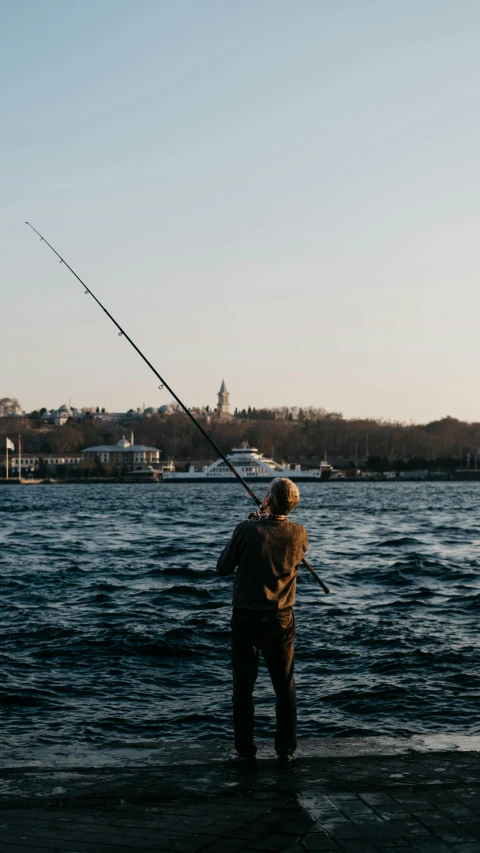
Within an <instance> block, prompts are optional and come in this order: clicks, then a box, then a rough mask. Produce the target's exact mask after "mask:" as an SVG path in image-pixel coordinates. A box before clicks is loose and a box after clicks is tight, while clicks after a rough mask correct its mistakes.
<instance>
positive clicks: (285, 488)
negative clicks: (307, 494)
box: [269, 477, 300, 515]
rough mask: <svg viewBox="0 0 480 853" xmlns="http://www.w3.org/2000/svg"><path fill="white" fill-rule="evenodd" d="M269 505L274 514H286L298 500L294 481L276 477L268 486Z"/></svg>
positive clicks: (293, 507) (298, 494)
mask: <svg viewBox="0 0 480 853" xmlns="http://www.w3.org/2000/svg"><path fill="white" fill-rule="evenodd" d="M269 492H270V506H271V508H272V511H273V513H274V515H288V513H289V512H291V511H292V509H295V507H296V505H297V504H298V502H299V500H300V492H299V491H298V488H297V486H296V485H295V483H292V481H291V480H288V479H287V477H277V478H276V479H275V480H273V481H272V483H271V485H270V488H269Z"/></svg>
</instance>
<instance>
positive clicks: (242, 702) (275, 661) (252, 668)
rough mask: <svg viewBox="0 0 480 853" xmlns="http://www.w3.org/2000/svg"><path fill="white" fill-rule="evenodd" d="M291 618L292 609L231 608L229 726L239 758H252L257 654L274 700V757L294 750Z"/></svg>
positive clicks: (293, 654)
mask: <svg viewBox="0 0 480 853" xmlns="http://www.w3.org/2000/svg"><path fill="white" fill-rule="evenodd" d="M294 641H295V617H294V615H293V611H292V610H277V611H274V612H266V611H264V610H263V611H262V610H244V609H241V608H238V607H234V609H233V614H232V667H233V726H234V731H235V747H236V749H237V751H238V752H239V753H240V754H241V755H255V753H256V751H257V748H256V746H255V742H254V738H253V726H254V721H253V714H254V709H253V688H254V685H255V681H256V679H257V673H258V655H259V651H260V650H261V651H262V653H263V657H264V659H265V663H266V664H267V667H268V671H269V673H270V678H271V679H272V684H273V689H274V690H275V695H276V697H277V704H276V711H277V732H276V735H275V749H276V750H277V752H278V753H283V752H290V753H293V752H294V751H295V748H296V745H297V699H296V694H295V680H294V677H293V666H294V660H295V649H294Z"/></svg>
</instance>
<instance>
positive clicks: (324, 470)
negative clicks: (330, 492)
mask: <svg viewBox="0 0 480 853" xmlns="http://www.w3.org/2000/svg"><path fill="white" fill-rule="evenodd" d="M227 459H228V461H229V462H230V463H231V464H232V465H233V466H234V468H236V470H237V471H238V473H239V474H240V476H241V477H242V478H243V479H244V480H246V481H247V483H248V482H250V483H258V482H259V481H260V482H266V481H267V480H272V479H273V478H274V477H288V478H289V479H290V480H293V481H294V482H304V483H305V482H319V481H320V480H328V477H329V475H330V471H331V466H330V465H328V464H327V463H326V462H321V463H320V467H319V468H309V469H302V467H301V465H299V464H295V465H293V466H292V465H288V464H287V465H284V464H283V465H281V464H280V463H279V462H275V460H274V459H269V458H268V457H266V456H264V455H263V453H260V452H259V450H258V449H257V448H256V447H250V446H249V445H248V444H247V442H243V443H242V444H241V446H240V447H234V448H233V450H232V452H231V453H229V454H227ZM163 479H164V481H165V482H166V483H228V482H232V481H234V480H235V475H234V474H232V472H231V470H230V468H229V467H228V465H226V464H225V462H224V460H223V459H217V460H216V461H215V462H211V464H210V465H204V467H203V468H202V470H201V471H197V470H196V469H195V466H194V465H190V467H189V470H188V471H174V470H172V469H171V468H170V469H168V470H164V471H163Z"/></svg>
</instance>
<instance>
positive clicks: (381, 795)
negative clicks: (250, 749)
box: [0, 740, 480, 853]
mask: <svg viewBox="0 0 480 853" xmlns="http://www.w3.org/2000/svg"><path fill="white" fill-rule="evenodd" d="M345 743H348V742H347V741H343V746H342V742H340V741H334V740H329V742H328V747H325V748H322V747H321V746H320V747H319V748H311V746H310V748H306V747H305V746H304V748H303V749H302V748H301V749H300V750H299V758H298V759H297V760H296V761H295V762H294V764H293V765H292V766H289V767H287V768H281V767H279V766H278V765H277V762H276V760H275V759H274V757H273V756H272V755H271V753H269V752H268V750H266V749H264V750H261V752H260V758H259V760H258V761H257V762H255V763H254V764H253V765H250V764H245V765H236V764H234V763H233V762H231V761H230V760H229V759H228V758H227V757H225V755H224V754H223V750H224V747H223V746H221V745H220V746H218V747H217V748H213V747H211V746H209V747H204V748H203V749H198V750H192V749H189V748H188V747H187V746H185V747H184V748H182V747H175V748H167V749H165V750H163V751H160V752H159V753H156V754H155V755H154V756H152V755H150V756H149V757H148V760H146V761H144V762H143V763H141V764H139V763H138V761H137V762H133V763H132V762H130V763H129V760H128V759H125V762H124V766H104V765H102V766H97V767H87V766H79V767H67V766H62V767H60V766H54V767H10V768H8V767H5V768H3V769H0V853H27V851H28V853H47V851H57V853H58V851H62V853H114V851H115V853H128V851H138V850H152V851H153V850H155V851H182V853H194V852H195V851H209V853H213V851H219V853H230V851H234V853H235V851H244V853H248V851H250V853H253V851H256V853H259V851H265V853H268V851H272V853H274V851H286V852H287V851H288V853H305V851H322V850H325V851H340V852H341V853H407V851H410V853H414V851H415V853H452V851H454V853H480V819H479V811H480V763H479V754H478V753H477V752H474V751H468V750H467V751H461V750H456V751H445V750H443V751H427V752H416V751H414V750H413V749H412V748H411V747H408V745H407V746H405V745H404V747H403V748H402V749H395V748H393V749H385V750H384V749H382V747H381V745H380V747H378V745H377V748H375V745H371V750H370V752H368V753H367V754H365V749H363V750H362V749H360V750H355V749H353V750H352V749H350V748H345V746H344V745H345ZM352 743H353V742H352V741H350V744H352ZM384 752H386V753H387V754H384ZM153 758H154V759H155V763H153V761H152V759H153Z"/></svg>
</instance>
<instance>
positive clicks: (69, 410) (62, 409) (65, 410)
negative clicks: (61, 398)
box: [58, 403, 71, 415]
mask: <svg viewBox="0 0 480 853" xmlns="http://www.w3.org/2000/svg"><path fill="white" fill-rule="evenodd" d="M58 411H59V413H60V412H65V413H66V414H67V415H69V414H70V412H71V409H70V407H69V406H67V405H65V403H64V404H63V406H60V408H59V410H58Z"/></svg>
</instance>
